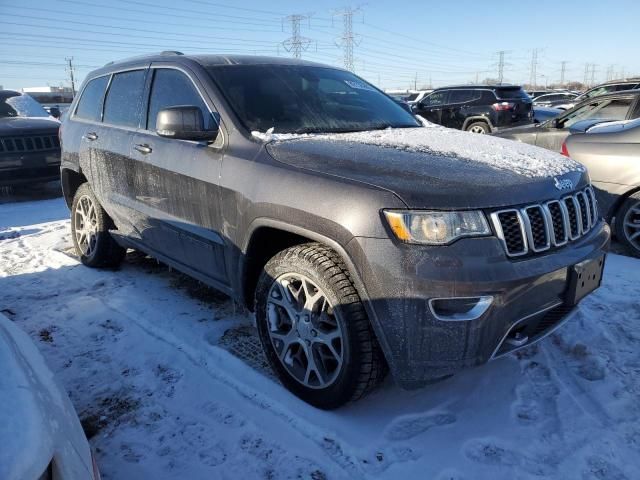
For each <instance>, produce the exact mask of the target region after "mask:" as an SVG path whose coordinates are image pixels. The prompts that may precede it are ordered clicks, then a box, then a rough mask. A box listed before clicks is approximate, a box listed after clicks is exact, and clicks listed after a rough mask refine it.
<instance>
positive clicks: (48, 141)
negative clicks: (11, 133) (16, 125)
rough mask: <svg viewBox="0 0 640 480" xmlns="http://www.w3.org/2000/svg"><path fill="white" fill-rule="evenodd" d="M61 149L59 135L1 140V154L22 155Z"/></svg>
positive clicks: (4, 138)
mask: <svg viewBox="0 0 640 480" xmlns="http://www.w3.org/2000/svg"><path fill="white" fill-rule="evenodd" d="M56 148H60V141H59V140H58V136H57V135H38V136H30V137H3V138H0V152H7V153H21V152H37V151H40V150H53V149H56Z"/></svg>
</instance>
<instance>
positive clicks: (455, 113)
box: [441, 89, 481, 130]
mask: <svg viewBox="0 0 640 480" xmlns="http://www.w3.org/2000/svg"><path fill="white" fill-rule="evenodd" d="M480 97H481V95H480V92H476V91H475V90H471V89H456V90H451V91H450V92H449V98H448V100H447V104H446V105H444V106H443V108H442V120H441V122H442V125H444V126H445V127H449V128H456V129H458V130H461V129H462V127H463V125H464V121H465V119H466V118H467V116H468V115H469V108H470V105H471V103H472V102H473V101H474V100H478V99H480Z"/></svg>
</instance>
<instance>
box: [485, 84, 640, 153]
mask: <svg viewBox="0 0 640 480" xmlns="http://www.w3.org/2000/svg"><path fill="white" fill-rule="evenodd" d="M639 117H640V90H629V91H623V92H620V93H611V94H609V95H601V96H599V97H595V98H591V99H587V101H585V102H582V103H580V104H579V105H576V106H575V107H573V108H572V109H571V110H567V111H566V112H564V113H563V114H562V115H559V116H558V117H556V118H552V119H550V120H547V121H546V122H543V123H536V124H533V125H526V126H523V127H517V128H509V129H506V130H502V131H500V132H497V133H496V135H497V136H498V137H502V138H509V139H511V140H517V141H519V142H524V143H529V144H531V145H536V146H538V147H542V148H546V149H549V150H554V151H556V152H561V151H562V144H563V143H564V141H565V140H566V138H567V137H568V136H569V135H571V134H572V133H584V132H586V131H588V130H589V129H590V128H591V127H593V126H595V125H597V124H600V123H606V122H615V121H619V120H631V119H634V118H639Z"/></svg>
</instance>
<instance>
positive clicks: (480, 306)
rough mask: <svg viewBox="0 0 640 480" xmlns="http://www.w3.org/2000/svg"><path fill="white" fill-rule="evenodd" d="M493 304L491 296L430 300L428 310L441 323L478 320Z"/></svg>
mask: <svg viewBox="0 0 640 480" xmlns="http://www.w3.org/2000/svg"><path fill="white" fill-rule="evenodd" d="M492 302H493V297H492V296H489V295H487V296H483V297H451V298H432V299H431V300H429V309H430V310H431V313H433V316H434V317H436V318H437V319H438V320H442V321H455V322H461V321H467V320H476V319H477V318H480V317H481V316H482V315H483V314H484V313H485V312H486V311H487V309H488V308H489V307H490V306H491V303H492Z"/></svg>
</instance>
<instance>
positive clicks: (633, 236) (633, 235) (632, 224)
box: [622, 201, 640, 251]
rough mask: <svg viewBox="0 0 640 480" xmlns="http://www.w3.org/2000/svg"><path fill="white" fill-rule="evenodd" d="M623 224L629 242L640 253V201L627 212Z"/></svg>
mask: <svg viewBox="0 0 640 480" xmlns="http://www.w3.org/2000/svg"><path fill="white" fill-rule="evenodd" d="M622 222H623V228H624V235H625V237H626V238H627V241H628V242H629V243H630V244H631V245H632V246H633V248H635V249H636V250H638V251H640V201H639V202H636V204H635V205H633V206H632V207H631V208H630V209H629V210H627V213H626V214H625V216H624V218H623V219H622Z"/></svg>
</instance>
